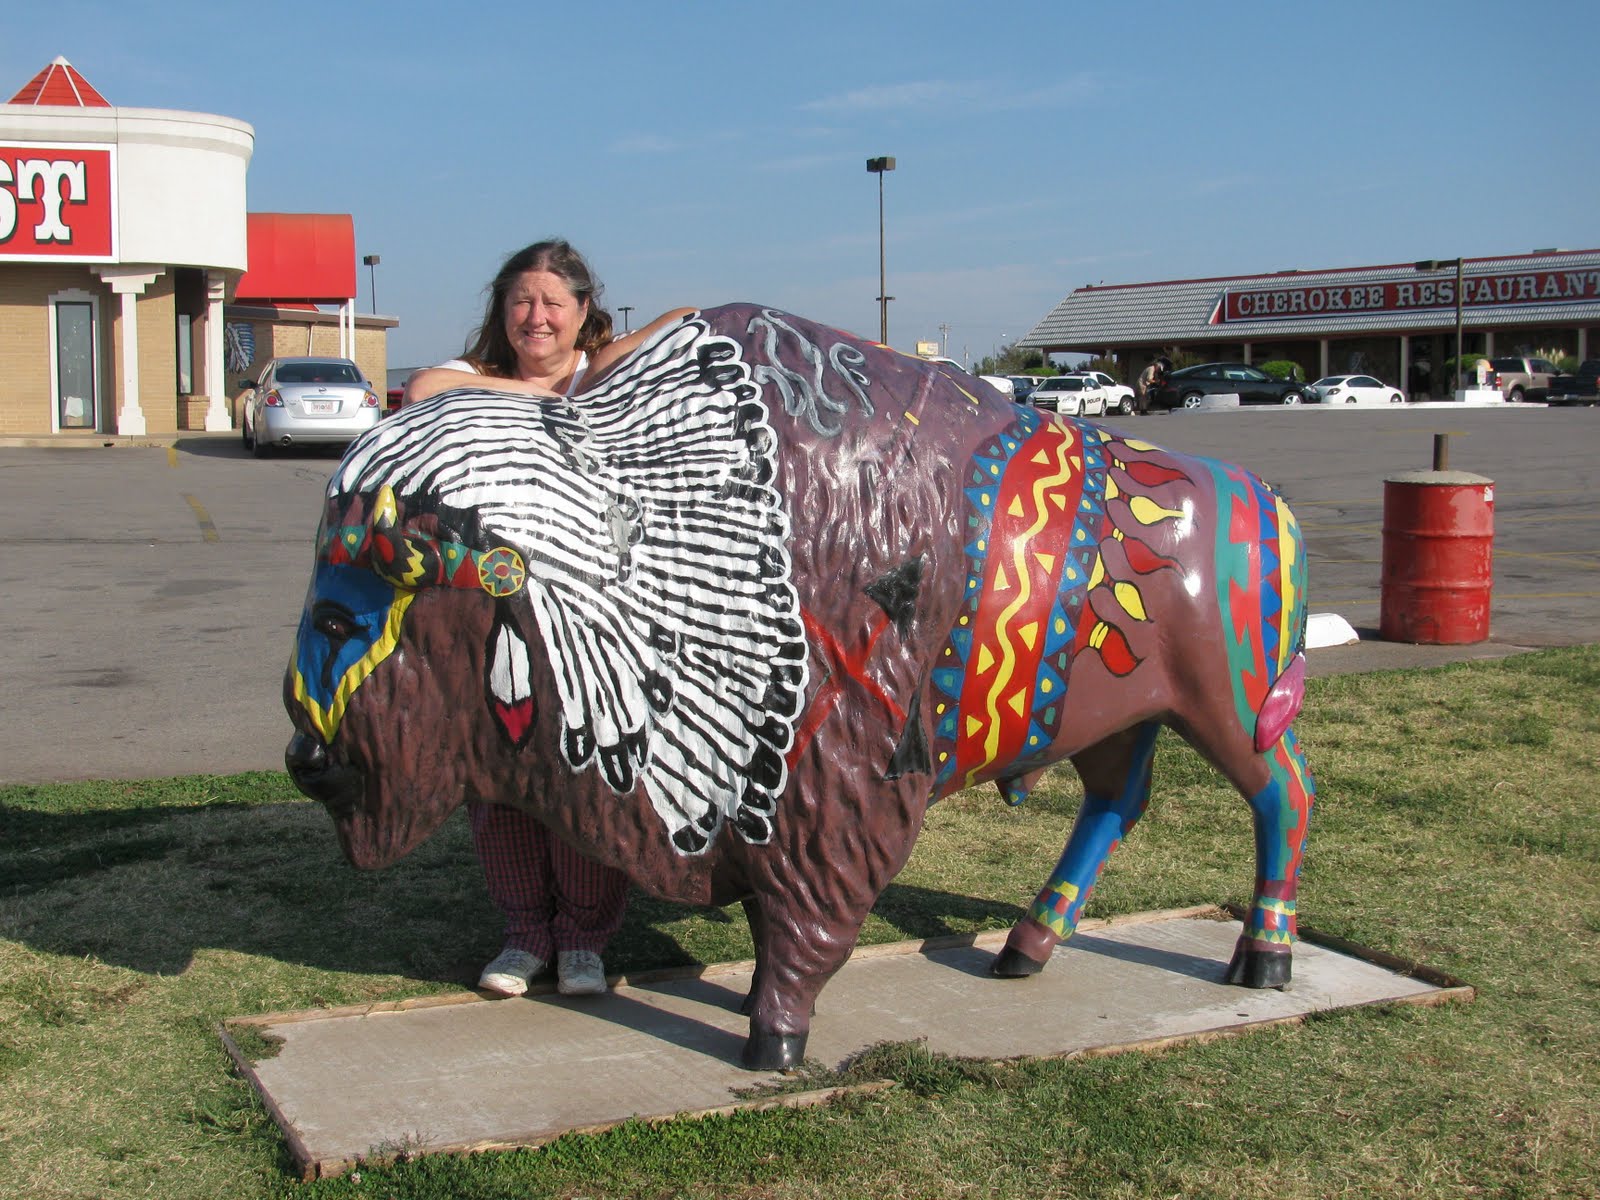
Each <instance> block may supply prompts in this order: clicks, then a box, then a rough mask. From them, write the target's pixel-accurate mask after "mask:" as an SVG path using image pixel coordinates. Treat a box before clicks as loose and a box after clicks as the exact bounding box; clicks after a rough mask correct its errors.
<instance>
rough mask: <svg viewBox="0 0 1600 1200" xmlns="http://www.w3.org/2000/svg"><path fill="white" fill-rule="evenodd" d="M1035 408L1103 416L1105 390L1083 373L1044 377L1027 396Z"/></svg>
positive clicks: (1084, 415)
mask: <svg viewBox="0 0 1600 1200" xmlns="http://www.w3.org/2000/svg"><path fill="white" fill-rule="evenodd" d="M1028 399H1029V400H1030V401H1031V402H1032V404H1033V406H1034V407H1035V408H1048V409H1052V410H1054V411H1055V412H1058V413H1065V414H1067V415H1068V416H1073V417H1103V416H1105V413H1106V390H1105V388H1103V387H1101V386H1100V385H1099V384H1097V383H1094V382H1093V381H1092V380H1090V379H1089V378H1087V377H1086V376H1083V375H1061V376H1058V377H1057V378H1055V379H1046V380H1045V381H1044V382H1043V383H1041V384H1040V385H1039V386H1038V387H1037V388H1035V389H1034V393H1033V395H1032V396H1030V397H1029V398H1028Z"/></svg>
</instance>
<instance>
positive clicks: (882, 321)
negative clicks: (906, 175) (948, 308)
mask: <svg viewBox="0 0 1600 1200" xmlns="http://www.w3.org/2000/svg"><path fill="white" fill-rule="evenodd" d="M867 170H868V171H870V172H872V173H873V174H874V175H876V176H877V177H878V340H879V341H880V342H882V343H883V344H884V345H885V346H887V345H888V344H889V301H891V300H893V299H894V297H893V296H891V295H889V283H888V275H887V272H886V271H885V269H884V253H883V176H884V172H886V171H892V170H894V159H893V158H890V157H889V156H887V155H884V156H881V157H879V158H869V159H867Z"/></svg>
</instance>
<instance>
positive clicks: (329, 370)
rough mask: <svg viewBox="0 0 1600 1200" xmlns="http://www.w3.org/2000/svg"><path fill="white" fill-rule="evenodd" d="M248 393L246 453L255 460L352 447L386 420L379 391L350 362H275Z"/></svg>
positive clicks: (248, 383) (249, 383)
mask: <svg viewBox="0 0 1600 1200" xmlns="http://www.w3.org/2000/svg"><path fill="white" fill-rule="evenodd" d="M239 386H240V387H242V388H244V389H245V397H244V419H243V420H242V421H241V423H240V424H241V426H242V432H243V434H244V444H245V448H246V449H248V450H251V451H253V452H254V453H255V456H256V457H257V458H265V457H266V456H267V455H268V454H269V453H270V452H271V451H273V450H274V449H285V450H286V449H288V448H289V447H291V446H340V445H344V444H345V443H347V442H353V441H354V440H355V439H356V438H358V437H360V436H361V435H362V434H363V433H365V432H366V431H367V430H369V429H371V428H372V427H373V426H374V425H376V424H377V423H378V421H379V420H380V419H382V417H383V401H382V399H381V398H380V397H379V396H378V392H377V389H375V388H374V387H373V386H372V384H370V383H368V382H367V380H366V378H365V377H364V376H363V375H362V374H361V368H360V367H358V366H356V364H355V363H353V362H351V361H350V360H349V359H348V358H275V359H273V360H272V361H271V362H269V363H268V364H267V365H266V366H264V367H262V368H261V374H260V375H258V376H257V377H256V378H255V379H241V380H240V381H239Z"/></svg>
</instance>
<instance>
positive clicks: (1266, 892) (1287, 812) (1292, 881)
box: [1227, 730, 1315, 988]
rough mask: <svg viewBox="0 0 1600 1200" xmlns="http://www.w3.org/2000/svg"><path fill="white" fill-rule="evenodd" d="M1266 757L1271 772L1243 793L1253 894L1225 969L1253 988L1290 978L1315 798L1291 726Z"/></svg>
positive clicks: (1231, 977) (1230, 979) (1279, 984)
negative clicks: (1250, 829) (1250, 832)
mask: <svg viewBox="0 0 1600 1200" xmlns="http://www.w3.org/2000/svg"><path fill="white" fill-rule="evenodd" d="M1266 762H1267V765H1268V770H1269V772H1270V775H1271V778H1270V779H1269V780H1268V782H1267V784H1266V786H1265V787H1263V788H1261V789H1260V790H1258V791H1257V792H1255V793H1254V794H1253V795H1247V798H1248V799H1249V801H1250V812H1251V816H1252V819H1253V821H1254V825H1255V841H1256V883H1255V894H1254V895H1253V896H1252V898H1251V901H1250V911H1249V913H1248V914H1246V916H1245V920H1244V932H1243V933H1242V934H1240V936H1239V943H1238V945H1237V946H1236V947H1235V948H1234V952H1233V961H1232V962H1230V963H1229V964H1228V974H1227V980H1228V982H1229V983H1236V984H1242V985H1243V986H1245V987H1253V988H1269V987H1282V986H1283V985H1284V984H1286V983H1288V982H1289V977H1290V964H1291V962H1292V954H1293V950H1294V939H1295V932H1296V929H1295V911H1294V910H1295V892H1296V889H1297V887H1298V885H1299V882H1300V861H1301V854H1302V852H1303V851H1304V849H1305V838H1306V826H1307V825H1308V824H1309V823H1310V820H1311V805H1312V802H1313V800H1314V799H1315V790H1314V786H1313V782H1312V779H1311V772H1310V771H1309V770H1308V769H1307V767H1306V760H1305V754H1304V753H1303V752H1302V751H1301V749H1300V743H1299V741H1298V740H1297V739H1296V738H1295V736H1294V732H1293V731H1292V730H1290V731H1289V732H1286V733H1285V734H1284V735H1283V736H1282V737H1281V738H1279V739H1278V741H1277V743H1276V744H1275V745H1274V746H1273V747H1272V748H1271V749H1270V750H1268V751H1267V753H1266ZM1241 790H1242V789H1241Z"/></svg>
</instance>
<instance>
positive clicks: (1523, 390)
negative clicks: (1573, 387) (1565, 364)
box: [1489, 358, 1556, 404]
mask: <svg viewBox="0 0 1600 1200" xmlns="http://www.w3.org/2000/svg"><path fill="white" fill-rule="evenodd" d="M1489 366H1490V367H1491V368H1493V370H1494V373H1495V375H1496V376H1498V379H1497V380H1496V386H1498V387H1499V389H1500V394H1501V395H1502V396H1504V397H1505V398H1506V400H1507V401H1509V402H1510V403H1512V404H1517V403H1520V402H1521V401H1523V400H1543V399H1544V398H1545V395H1546V393H1548V392H1549V391H1550V381H1551V380H1552V379H1554V378H1555V376H1556V365H1555V363H1553V362H1551V361H1550V360H1549V359H1547V358H1491V359H1490V360H1489Z"/></svg>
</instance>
